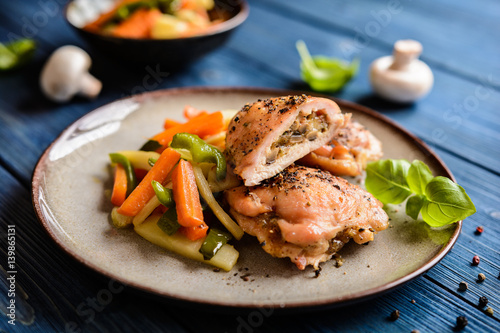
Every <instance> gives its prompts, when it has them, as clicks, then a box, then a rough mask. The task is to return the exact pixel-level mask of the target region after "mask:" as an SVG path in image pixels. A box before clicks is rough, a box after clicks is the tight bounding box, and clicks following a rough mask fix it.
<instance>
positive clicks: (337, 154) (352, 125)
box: [297, 120, 382, 176]
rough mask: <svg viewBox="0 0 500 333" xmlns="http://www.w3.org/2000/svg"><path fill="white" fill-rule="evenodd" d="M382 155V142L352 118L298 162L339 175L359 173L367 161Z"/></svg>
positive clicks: (374, 159)
mask: <svg viewBox="0 0 500 333" xmlns="http://www.w3.org/2000/svg"><path fill="white" fill-rule="evenodd" d="M381 157H382V143H381V142H380V141H379V140H378V139H377V138H376V137H375V136H374V135H373V134H372V133H371V132H370V131H369V130H368V129H366V128H365V127H364V126H363V125H361V124H360V123H358V122H356V121H352V120H349V121H348V122H347V124H346V126H344V127H342V128H340V129H339V130H338V131H337V132H336V133H335V135H334V137H333V139H332V140H331V141H330V142H328V143H327V144H326V145H324V146H322V147H320V148H318V149H316V150H315V151H313V152H311V153H309V154H307V155H306V156H304V157H303V158H302V159H300V160H299V161H298V162H297V163H299V164H302V165H306V166H310V167H315V168H320V169H323V170H327V171H330V172H331V173H333V174H334V175H337V176H357V175H360V174H361V172H362V171H363V170H364V169H365V168H366V164H367V162H370V161H376V160H378V159H380V158H381Z"/></svg>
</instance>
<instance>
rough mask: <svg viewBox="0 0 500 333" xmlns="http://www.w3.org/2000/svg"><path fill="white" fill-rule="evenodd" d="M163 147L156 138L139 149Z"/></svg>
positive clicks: (149, 149)
mask: <svg viewBox="0 0 500 333" xmlns="http://www.w3.org/2000/svg"><path fill="white" fill-rule="evenodd" d="M159 148H161V144H159V143H158V141H155V140H148V141H147V142H146V143H145V144H144V145H143V146H142V147H141V148H140V149H139V150H142V151H156V150H158V149H159Z"/></svg>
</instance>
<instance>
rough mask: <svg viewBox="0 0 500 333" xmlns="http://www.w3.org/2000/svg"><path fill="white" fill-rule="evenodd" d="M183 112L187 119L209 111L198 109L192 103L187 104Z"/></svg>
mask: <svg viewBox="0 0 500 333" xmlns="http://www.w3.org/2000/svg"><path fill="white" fill-rule="evenodd" d="M182 114H183V115H184V118H186V119H187V120H191V119H193V118H194V117H197V116H199V115H202V114H207V111H204V110H200V109H197V108H195V107H194V106H191V105H186V106H185V107H184V111H183V112H182Z"/></svg>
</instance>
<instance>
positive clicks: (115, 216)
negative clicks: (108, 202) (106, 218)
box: [111, 207, 133, 228]
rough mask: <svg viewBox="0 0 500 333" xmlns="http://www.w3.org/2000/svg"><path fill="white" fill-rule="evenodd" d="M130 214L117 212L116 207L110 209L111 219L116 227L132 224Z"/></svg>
mask: <svg viewBox="0 0 500 333" xmlns="http://www.w3.org/2000/svg"><path fill="white" fill-rule="evenodd" d="M132 219H133V217H132V216H126V215H122V214H120V213H118V207H113V209H112V210H111V221H112V222H113V225H114V226H115V227H116V228H124V227H126V226H129V225H131V224H132Z"/></svg>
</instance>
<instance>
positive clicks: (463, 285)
mask: <svg viewBox="0 0 500 333" xmlns="http://www.w3.org/2000/svg"><path fill="white" fill-rule="evenodd" d="M468 288H469V286H468V284H467V282H464V281H462V282H460V283H459V284H458V291H466V290H467V289H468Z"/></svg>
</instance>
